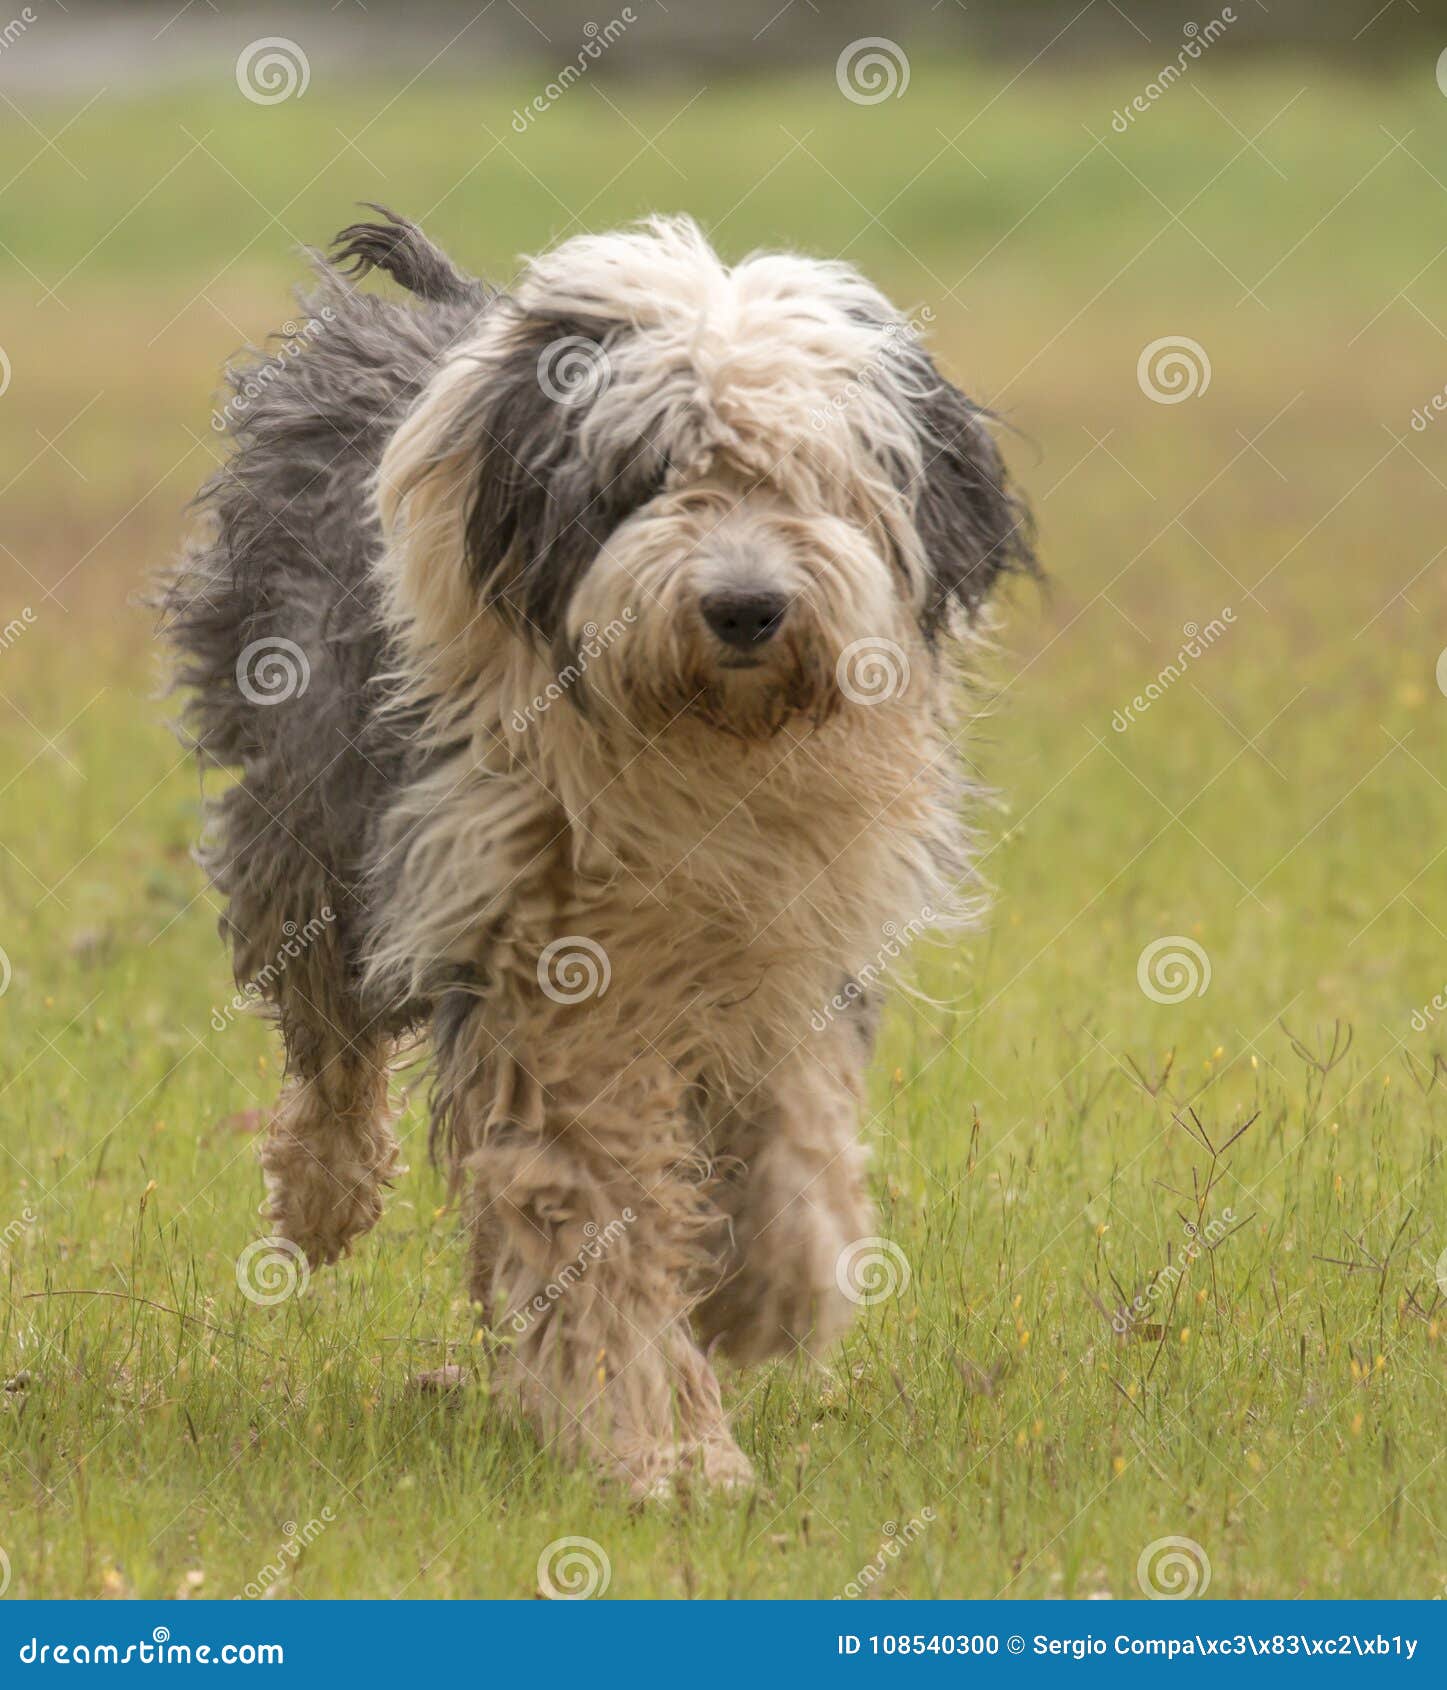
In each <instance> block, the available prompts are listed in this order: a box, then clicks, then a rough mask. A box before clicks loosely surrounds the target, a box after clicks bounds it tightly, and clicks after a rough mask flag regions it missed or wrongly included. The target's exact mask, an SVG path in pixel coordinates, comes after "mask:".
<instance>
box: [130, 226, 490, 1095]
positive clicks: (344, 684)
mask: <svg viewBox="0 0 1447 1690" xmlns="http://www.w3.org/2000/svg"><path fill="white" fill-rule="evenodd" d="M399 230H405V231H406V235H405V241H402V240H401V239H400V238H399V236H398V231H399ZM373 235H374V236H375V239H372V238H371V237H372V236H373ZM343 243H344V244H343V245H342V248H341V255H342V256H343V257H348V258H350V259H351V260H352V262H353V263H354V264H356V263H360V262H362V261H363V260H364V259H365V261H366V262H367V263H377V264H382V265H385V266H386V267H387V268H388V269H389V270H390V272H391V273H392V274H393V275H394V276H396V277H397V279H399V280H401V281H403V282H407V281H409V280H410V281H411V282H412V283H413V284H415V285H418V286H421V287H425V288H426V289H427V290H429V291H430V292H431V293H433V294H438V293H440V294H442V295H443V296H444V297H443V298H441V299H437V298H432V299H423V300H420V301H417V302H408V303H405V304H401V303H392V302H389V301H386V300H383V299H381V298H379V297H377V296H375V295H371V294H365V293H359V292H356V291H355V290H354V289H352V288H351V287H350V286H348V285H347V284H346V282H345V281H344V280H343V278H342V276H341V274H340V272H339V271H338V270H336V269H335V268H332V267H330V266H327V265H325V264H323V265H321V266H320V280H319V285H318V286H317V287H316V288H315V289H314V290H313V291H311V292H310V293H308V294H307V295H305V296H304V297H303V298H302V299H301V302H300V303H301V306H302V309H303V310H304V311H305V312H306V313H307V315H308V317H309V318H311V319H312V320H314V321H315V322H316V323H318V324H320V327H319V329H318V330H317V332H316V333H315V334H314V335H309V337H308V344H307V346H306V349H305V351H304V352H303V353H302V354H301V355H300V356H299V357H296V358H295V359H293V360H290V361H288V362H286V363H285V364H284V366H283V367H282V368H281V369H280V371H279V373H276V374H275V375H274V379H271V380H268V381H265V382H258V381H257V379H256V377H257V373H258V372H259V371H264V370H272V371H275V369H276V365H275V361H269V360H268V358H267V355H266V353H265V352H264V351H258V352H257V353H256V354H254V355H253V356H252V357H250V358H248V359H245V360H242V361H240V362H238V363H237V364H235V365H234V366H233V367H232V368H231V369H230V370H229V371H228V380H229V384H230V386H231V388H232V389H233V391H234V392H235V393H236V394H238V395H240V394H242V393H243V392H245V393H246V394H249V395H251V397H249V398H248V399H247V400H246V402H245V405H244V407H243V408H242V409H241V411H240V417H239V420H238V422H237V423H236V425H235V427H234V430H233V446H232V451H231V453H230V456H229V458H228V460H227V462H226V464H225V465H224V467H223V468H222V469H220V470H219V471H218V472H217V473H216V474H215V475H214V476H213V477H212V478H211V479H210V480H209V481H208V482H207V483H206V484H205V486H204V487H203V488H202V489H201V491H200V493H199V495H198V497H197V504H198V506H199V508H200V511H201V512H202V515H203V523H202V533H201V537H200V538H198V539H197V540H196V541H195V542H194V543H193V544H192V545H191V546H190V547H189V548H188V550H187V552H186V554H185V556H184V558H183V560H182V562H181V564H180V566H179V568H178V569H177V570H176V571H175V572H174V574H173V575H172V576H171V578H170V579H169V580H168V581H167V583H166V584H165V588H164V594H163V599H162V608H163V619H164V631H165V633H166V636H167V637H168V638H169V640H170V641H171V642H172V643H173V645H174V646H176V647H177V648H178V650H179V653H180V663H179V666H178V670H177V676H176V680H177V684H178V685H179V686H180V687H182V688H184V689H185V692H186V704H185V709H184V712H183V715H182V726H183V728H184V730H185V732H186V733H187V735H188V736H189V738H190V740H191V742H192V743H193V744H194V745H195V748H196V750H197V753H198V755H199V757H200V759H201V760H202V763H203V765H211V766H222V767H227V768H233V769H238V770H239V771H240V777H241V778H240V779H239V781H238V782H237V783H236V784H235V785H234V786H232V787H230V788H228V790H227V791H226V792H225V793H224V794H223V795H222V796H220V797H219V798H217V799H215V800H214V801H213V802H212V803H211V805H210V806H209V809H208V816H207V822H208V826H207V835H206V842H205V846H204V851H203V856H204V861H205V866H206V868H207V870H208V872H209V874H210V876H211V879H212V882H213V884H214V885H215V886H216V888H217V890H218V891H219V892H220V893H221V894H222V896H223V897H224V898H225V899H226V901H227V910H226V914H225V916H224V917H223V918H222V923H221V930H222V934H223V937H225V938H226V939H228V940H229V942H230V944H231V947H232V952H233V960H234V967H235V972H236V976H237V979H238V980H239V981H246V980H249V979H251V978H253V977H254V976H255V975H257V974H258V973H259V972H260V971H261V970H262V969H263V968H264V967H265V965H266V964H267V962H268V961H269V960H270V959H272V958H274V957H275V955H276V954H277V952H278V950H279V949H280V945H281V943H282V939H281V934H280V929H281V926H282V923H283V922H287V921H294V922H296V923H297V924H298V925H304V924H305V923H306V922H307V921H308V920H310V919H311V918H312V917H314V916H315V915H317V914H318V912H319V911H321V910H322V909H323V908H325V907H328V906H329V907H330V908H331V909H333V910H334V911H335V912H336V916H337V919H336V921H335V923H333V924H331V925H330V926H329V927H328V928H327V929H326V931H325V933H324V935H323V937H322V938H321V939H319V940H318V941H317V942H316V943H315V944H313V945H311V946H310V947H309V948H308V949H307V950H306V951H305V953H304V954H303V955H302V956H301V957H299V958H297V959H296V960H295V961H294V962H293V963H292V964H291V966H290V967H289V968H288V969H287V970H286V971H285V972H284V973H283V974H281V975H280V976H279V977H278V979H277V981H276V986H275V989H276V996H277V1004H276V1007H277V1010H278V1013H279V1015H280V1018H281V1021H282V1024H283V1028H284V1030H285V1032H286V1034H287V1040H288V1047H289V1050H290V1053H291V1056H292V1058H293V1060H295V1061H296V1062H298V1064H299V1065H300V1066H302V1067H303V1069H305V1068H307V1067H309V1066H310V1065H311V1064H310V1059H309V1051H308V1046H309V1043H323V1042H325V1041H323V1040H321V1039H320V1038H319V1034H318V1026H317V1024H318V1021H319V1020H320V1021H321V1022H322V1023H329V1024H330V1026H331V1028H333V1029H335V1030H336V1031H337V1032H338V1033H339V1034H340V1035H341V1036H342V1037H343V1038H344V1039H346V1040H351V1039H353V1038H355V1037H356V1036H357V1035H359V1034H360V1033H361V1031H362V1030H363V1029H364V1028H368V1027H371V1028H372V1029H373V1030H374V1031H375V1032H377V1033H386V1032H393V1031H396V1030H398V1029H399V1028H400V1027H401V1026H403V1025H405V1024H406V1023H408V1022H409V1021H411V1020H414V1019H416V1016H417V1014H418V1007H417V1006H414V1005H400V1004H385V1005H381V1004H372V1005H366V1004H364V1003H363V1002H362V1000H361V997H360V988H359V981H360V974H361V957H362V951H363V947H364V945H365V943H366V935H367V928H368V919H369V918H368V910H367V905H366V902H365V899H364V879H365V874H364V867H365V864H366V860H367V856H368V852H369V845H370V841H371V839H372V837H373V834H374V830H375V827H376V825H377V823H378V821H379V819H380V818H381V817H382V816H383V815H384V813H385V811H386V808H387V801H388V796H389V794H391V793H393V792H395V791H396V790H397V788H398V786H399V785H400V783H401V781H402V779H403V777H404V773H415V772H416V753H415V750H414V749H411V748H409V747H408V746H407V744H406V737H405V736H406V722H405V720H399V719H398V718H396V717H395V716H394V717H390V718H389V717H387V716H385V715H383V714H382V713H380V712H379V710H378V705H379V704H380V703H381V702H382V696H383V695H382V688H383V686H384V683H383V682H382V680H381V679H380V677H381V676H382V675H383V674H384V672H385V671H387V670H388V669H389V668H390V667H391V666H390V665H389V663H388V662H387V659H386V652H385V649H384V638H383V634H382V632H381V628H380V622H379V616H378V604H377V595H376V588H375V585H374V583H373V581H372V579H371V576H370V574H369V567H368V566H369V564H370V562H371V560H372V557H373V555H374V553H375V550H376V547H377V544H378V534H377V530H376V525H375V522H374V521H373V519H372V518H371V516H370V513H369V484H370V480H371V477H372V475H373V472H374V471H375V469H376V467H377V462H378V459H379V458H380V456H381V453H382V449H383V447H384V446H385V444H386V442H387V439H388V437H389V436H390V435H391V433H392V431H393V430H394V429H395V428H396V426H397V424H398V423H399V422H400V421H401V419H402V418H403V416H404V415H405V414H406V412H407V410H408V409H409V407H410V406H411V405H412V404H413V402H414V401H415V400H416V398H417V396H418V395H419V394H420V393H421V391H422V389H423V387H424V385H425V384H426V382H427V381H428V380H429V378H430V377H431V375H432V374H433V372H434V371H435V369H436V367H437V364H438V362H439V361H440V360H441V358H442V357H443V356H444V355H445V354H446V353H447V352H448V350H449V349H450V348H451V347H452V345H453V343H454V342H455V341H456V340H457V339H458V338H459V337H460V336H462V335H465V334H466V333H467V332H468V331H469V329H470V328H471V327H472V326H473V324H474V323H475V321H476V318H477V313H478V310H479V307H480V304H481V302H482V301H483V300H484V299H485V297H486V296H485V293H484V291H483V290H482V288H481V286H480V284H465V283H464V282H463V280H462V279H461V278H459V277H458V273H457V272H456V271H454V270H453V269H452V267H451V265H450V264H449V263H448V262H447V260H446V259H445V258H444V257H443V256H442V254H441V253H439V252H438V251H437V250H436V249H435V248H432V247H431V246H429V245H428V243H426V242H425V241H424V240H423V238H422V236H421V235H420V233H419V232H418V231H417V230H415V229H413V228H411V226H410V225H403V224H400V223H398V222H396V221H395V220H394V221H393V222H392V223H390V224H389V225H386V226H378V227H377V228H375V229H371V228H367V227H354V228H352V229H350V230H348V231H345V232H344V237H343ZM404 254H405V261H404V257H403V255H404ZM266 639H282V640H287V641H292V642H295V644H296V645H298V646H299V647H300V648H301V650H302V652H303V653H304V654H305V657H306V660H307V662H308V664H309V666H310V679H309V682H308V684H307V686H306V688H305V691H304V692H301V693H299V694H298V695H297V696H295V697H292V698H290V699H287V700H286V701H284V702H275V703H266V704H257V703H254V702H252V701H251V700H249V699H248V698H247V697H246V696H245V695H244V693H243V692H242V691H241V689H240V687H239V686H238V680H237V668H238V662H239V660H240V658H241V654H242V653H243V651H245V649H246V648H247V647H248V646H250V645H251V644H252V643H253V642H255V641H257V640H266ZM409 757H410V758H411V761H410V763H408V762H405V759H407V758H409Z"/></svg>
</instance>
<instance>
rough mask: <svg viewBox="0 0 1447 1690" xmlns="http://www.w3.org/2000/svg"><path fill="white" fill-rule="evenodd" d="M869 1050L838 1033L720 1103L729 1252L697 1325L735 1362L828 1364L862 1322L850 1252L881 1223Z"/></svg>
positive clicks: (718, 1142)
mask: <svg viewBox="0 0 1447 1690" xmlns="http://www.w3.org/2000/svg"><path fill="white" fill-rule="evenodd" d="M866 1050H867V1046H866V1044H865V1042H864V1041H863V1040H862V1039H861V1037H860V1036H859V1034H858V1032H857V1030H855V1029H853V1028H851V1027H848V1026H846V1027H841V1028H830V1029H828V1030H827V1031H826V1032H825V1033H824V1034H822V1035H820V1036H818V1037H817V1038H816V1039H813V1040H809V1041H806V1042H805V1043H803V1044H801V1045H800V1046H799V1047H798V1048H796V1049H795V1050H794V1051H793V1052H792V1053H791V1054H790V1055H789V1056H788V1057H787V1058H786V1059H785V1060H784V1061H783V1062H781V1063H780V1064H778V1065H777V1066H776V1067H775V1068H774V1069H773V1070H772V1071H771V1072H770V1073H769V1074H768V1075H767V1076H766V1077H765V1078H764V1079H762V1080H761V1081H760V1082H759V1083H758V1084H757V1085H755V1086H754V1087H753V1088H751V1089H749V1090H747V1091H745V1092H743V1093H742V1094H741V1095H737V1096H732V1097H731V1096H730V1095H729V1094H728V1093H727V1092H725V1091H723V1090H722V1089H718V1090H716V1091H714V1092H713V1093H712V1094H711V1096H710V1099H709V1103H708V1106H707V1109H708V1115H709V1118H710V1127H711V1133H710V1146H711V1149H712V1150H713V1152H714V1154H715V1157H716V1159H717V1164H718V1166H719V1167H720V1169H721V1170H722V1173H721V1177H720V1180H719V1185H718V1187H717V1190H716V1193H715V1197H716V1201H717V1203H718V1205H719V1207H720V1208H721V1209H722V1210H723V1211H724V1213H725V1214H726V1216H727V1217H728V1247H727V1250H726V1251H725V1254H724V1260H723V1265H722V1268H721V1269H720V1270H719V1272H718V1277H717V1282H716V1288H715V1289H714V1291H713V1292H712V1294H711V1295H710V1296H709V1297H708V1298H707V1300H706V1301H704V1302H703V1303H702V1304H701V1306H700V1308H699V1310H698V1313H697V1321H698V1327H699V1332H700V1336H701V1337H702V1339H703V1341H704V1342H705V1343H706V1344H710V1345H712V1344H713V1343H715V1342H717V1343H718V1344H719V1346H720V1347H721V1348H722V1350H723V1351H724V1353H725V1354H727V1355H729V1356H731V1357H732V1358H733V1359H734V1360H736V1361H740V1362H758V1361H763V1360H765V1359H767V1358H768V1357H770V1356H778V1355H787V1354H789V1353H791V1352H793V1351H796V1350H803V1351H805V1352H806V1353H808V1354H810V1355H813V1356H815V1357H816V1358H819V1357H821V1356H822V1354H823V1351H824V1350H825V1348H826V1347H827V1346H828V1344H829V1343H830V1342H831V1341H832V1340H833V1339H834V1338H836V1337H838V1336H839V1334H840V1333H841V1332H843V1330H844V1329H845V1327H846V1326H848V1324H849V1323H850V1321H851V1319H852V1318H853V1316H854V1314H855V1313H856V1306H857V1301H858V1299H857V1298H856V1297H853V1296H851V1294H850V1285H849V1277H848V1266H849V1253H850V1247H851V1246H853V1245H856V1244H857V1243H858V1242H859V1241H860V1240H861V1239H864V1238H867V1237H868V1236H869V1235H871V1234H872V1233H873V1232H874V1230H875V1227H876V1225H877V1220H876V1216H875V1211H874V1205H873V1203H872V1201H871V1200H870V1196H869V1192H868V1188H867V1186H866V1183H865V1178H864V1162H865V1151H864V1148H863V1146H862V1145H861V1143H860V1139H859V1085H860V1082H859V1074H860V1071H861V1069H862V1067H863V1063H864V1059H865V1055H866Z"/></svg>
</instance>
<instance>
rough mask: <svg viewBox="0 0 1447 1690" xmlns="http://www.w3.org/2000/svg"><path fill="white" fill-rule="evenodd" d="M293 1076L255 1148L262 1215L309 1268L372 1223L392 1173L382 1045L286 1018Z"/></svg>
mask: <svg viewBox="0 0 1447 1690" xmlns="http://www.w3.org/2000/svg"><path fill="white" fill-rule="evenodd" d="M283 1027H284V1030H285V1031H286V1034H287V1051H288V1067H289V1069H290V1073H289V1077H288V1079H287V1083H286V1086H285V1089H284V1090H283V1092H282V1094H281V1099H280V1101H279V1103H278V1104H277V1107H276V1112H275V1114H274V1115H273V1117H272V1122H271V1131H270V1133H269V1135H268V1136H267V1139H266V1142H265V1143H264V1144H263V1146H262V1150H261V1165H262V1168H263V1170H264V1172H265V1175H266V1201H265V1203H264V1205H263V1207H262V1213H263V1214H264V1215H265V1216H266V1217H267V1219H268V1220H269V1221H270V1223H271V1226H272V1228H273V1230H274V1231H275V1232H276V1233H277V1234H278V1235H279V1236H280V1237H282V1238H286V1239H289V1240H290V1241H291V1242H292V1243H293V1244H295V1245H297V1246H298V1247H299V1248H300V1249H301V1250H302V1251H304V1252H305V1254H306V1258H307V1261H308V1262H309V1263H310V1264H311V1266H312V1267H321V1266H323V1265H324V1264H326V1263H329V1262H334V1261H336V1260H337V1258H338V1257H339V1256H341V1255H342V1254H343V1253H344V1252H345V1251H346V1249H347V1247H348V1245H349V1244H350V1243H351V1241H352V1240H353V1239H354V1238H356V1237H358V1236H360V1234H362V1233H364V1232H366V1231H367V1230H368V1229H369V1228H371V1227H373V1226H375V1225H376V1223H377V1220H378V1218H379V1217H380V1216H381V1213H382V1198H383V1193H384V1191H385V1189H386V1187H387V1185H388V1184H390V1182H391V1179H392V1176H393V1174H394V1173H395V1172H396V1171H397V1141H396V1139H395V1138H394V1137H393V1135H392V1128H391V1120H390V1116H389V1112H388V1107H387V1062H386V1057H387V1048H386V1046H385V1044H384V1043H383V1042H382V1041H380V1040H377V1039H373V1038H368V1037H366V1036H365V1035H363V1036H358V1037H355V1038H353V1039H350V1040H348V1039H345V1038H343V1037H342V1036H341V1035H339V1034H337V1033H336V1032H334V1031H333V1030H332V1029H331V1028H328V1029H327V1030H326V1032H325V1035H324V1036H320V1037H319V1036H317V1034H316V1029H315V1027H309V1028H308V1029H307V1030H306V1032H305V1034H303V1033H302V1032H300V1030H299V1029H298V1028H297V1027H296V1025H295V1023H294V1022H293V1021H290V1020H284V1022H283Z"/></svg>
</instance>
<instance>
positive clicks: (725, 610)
mask: <svg viewBox="0 0 1447 1690" xmlns="http://www.w3.org/2000/svg"><path fill="white" fill-rule="evenodd" d="M788 608H789V601H788V599H787V598H785V596H784V595H783V594H782V593H759V592H737V591H729V590H727V589H723V590H720V591H719V592H715V593H705V594H704V596H703V598H702V599H701V600H700V601H699V609H700V610H702V612H703V619H704V621H705V622H707V623H708V625H709V628H710V629H711V631H712V632H713V633H715V634H717V635H718V637H719V638H720V639H721V640H722V641H723V643H724V644H725V645H731V646H733V647H735V649H736V650H738V651H752V650H753V648H754V647H755V646H759V645H764V644H766V643H767V642H768V641H769V640H771V639H773V637H774V635H775V634H777V633H778V631H779V629H780V628H782V627H783V625H784V616H785V613H786V612H787V611H788Z"/></svg>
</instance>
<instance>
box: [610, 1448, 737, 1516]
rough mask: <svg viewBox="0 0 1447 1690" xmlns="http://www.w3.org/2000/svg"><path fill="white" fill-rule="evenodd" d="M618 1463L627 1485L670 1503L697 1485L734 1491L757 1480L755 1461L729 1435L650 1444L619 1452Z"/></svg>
mask: <svg viewBox="0 0 1447 1690" xmlns="http://www.w3.org/2000/svg"><path fill="white" fill-rule="evenodd" d="M617 1465H618V1473H619V1476H620V1477H621V1478H622V1479H624V1481H625V1482H626V1483H627V1485H628V1488H629V1489H630V1490H631V1491H632V1492H633V1494H634V1495H635V1496H636V1497H638V1498H640V1499H641V1500H642V1501H645V1502H668V1501H671V1500H672V1499H673V1498H674V1497H675V1496H676V1495H677V1494H678V1492H679V1491H681V1490H691V1489H693V1488H695V1487H698V1486H702V1487H703V1488H704V1489H706V1490H711V1491H716V1492H719V1493H721V1494H725V1495H727V1494H734V1493H738V1492H740V1491H745V1490H748V1489H749V1488H750V1487H751V1486H752V1485H753V1483H754V1467H753V1463H752V1462H751V1461H750V1460H749V1458H748V1456H746V1455H745V1454H744V1452H743V1451H742V1450H741V1449H740V1448H739V1446H738V1445H737V1444H736V1443H735V1442H734V1441H733V1439H732V1438H729V1437H720V1438H708V1439H700V1440H697V1441H694V1442H687V1443H667V1444H664V1443H660V1444H648V1445H644V1446H642V1447H640V1448H637V1449H634V1450H630V1451H628V1452H627V1453H626V1454H622V1455H620V1456H619V1457H618V1464H617Z"/></svg>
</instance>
